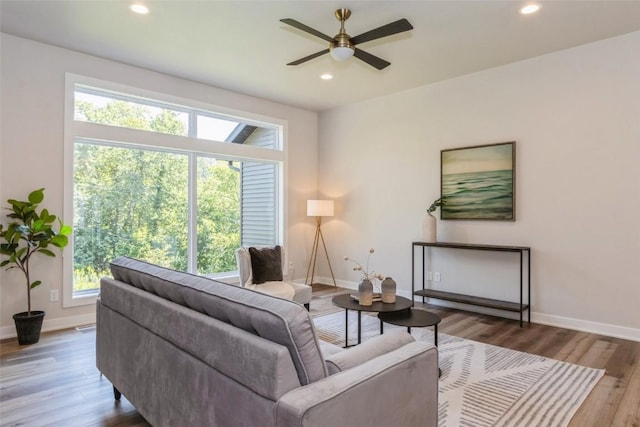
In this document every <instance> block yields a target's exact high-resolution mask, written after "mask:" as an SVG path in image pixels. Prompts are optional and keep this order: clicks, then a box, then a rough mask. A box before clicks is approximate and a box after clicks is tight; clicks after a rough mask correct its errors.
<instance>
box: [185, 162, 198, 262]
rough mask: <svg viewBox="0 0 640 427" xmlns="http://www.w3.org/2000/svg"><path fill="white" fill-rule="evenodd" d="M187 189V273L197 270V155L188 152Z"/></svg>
mask: <svg viewBox="0 0 640 427" xmlns="http://www.w3.org/2000/svg"><path fill="white" fill-rule="evenodd" d="M188 182H189V189H188V192H189V194H188V213H189V219H188V230H189V231H188V233H189V236H188V243H187V260H188V271H189V273H197V272H198V156H197V155H195V154H193V153H191V154H189V179H188Z"/></svg>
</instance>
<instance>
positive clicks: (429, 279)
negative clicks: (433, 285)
mask: <svg viewBox="0 0 640 427" xmlns="http://www.w3.org/2000/svg"><path fill="white" fill-rule="evenodd" d="M427 280H428V281H429V282H430V281H432V280H433V272H432V271H430V272H429V273H427Z"/></svg>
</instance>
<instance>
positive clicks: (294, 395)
mask: <svg viewBox="0 0 640 427" xmlns="http://www.w3.org/2000/svg"><path fill="white" fill-rule="evenodd" d="M276 411H277V412H276V415H277V419H278V420H277V425H278V426H282V427H285V426H286V427H294V426H295V427H302V426H305V427H315V426H318V427H319V426H349V427H359V426H362V427H365V426H366V427H370V426H374V425H398V426H421V427H422V426H434V427H435V426H436V425H437V421H438V351H437V349H436V347H434V346H433V345H432V344H428V343H425V342H412V343H409V344H406V345H404V346H402V347H401V348H399V349H396V350H393V351H390V352H388V353H386V354H383V355H381V356H378V357H375V358H372V359H371V360H368V361H367V362H365V363H362V364H360V365H358V366H356V367H354V368H351V369H347V370H345V371H342V372H338V373H336V374H334V375H331V376H329V377H326V378H323V379H321V380H319V381H316V382H314V383H312V384H309V385H306V386H304V387H300V388H297V389H295V390H292V391H290V392H288V393H286V394H285V395H283V396H282V397H281V398H280V400H279V401H278V404H277V410H276Z"/></svg>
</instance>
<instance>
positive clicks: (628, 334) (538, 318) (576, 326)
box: [0, 277, 640, 342]
mask: <svg viewBox="0 0 640 427" xmlns="http://www.w3.org/2000/svg"><path fill="white" fill-rule="evenodd" d="M295 282H297V283H304V280H302V281H300V280H296V281H295ZM315 282H316V283H322V284H326V285H333V280H331V278H327V277H318V278H317V279H316V280H315ZM336 284H337V285H338V286H340V287H341V288H347V289H354V290H355V289H357V288H358V284H357V283H356V282H348V281H344V280H336ZM398 294H399V295H400V296H403V297H405V298H411V293H410V292H409V291H400V292H398ZM415 300H416V301H421V300H422V297H415ZM429 303H430V304H433V305H438V306H442V307H449V308H460V309H463V310H466V311H474V312H478V313H483V314H489V315H498V316H503V317H508V318H510V319H518V318H519V316H518V315H517V314H515V313H508V312H507V313H506V312H501V311H497V310H491V309H486V308H483V307H474V306H468V305H461V304H456V303H452V302H448V301H440V300H431V301H429ZM525 314H526V313H525ZM95 322H96V315H95V313H87V314H81V315H76V316H69V317H61V318H55V319H47V318H46V317H45V319H44V323H43V325H42V332H49V331H56V330H59V329H68V328H74V327H76V326H82V325H87V324H91V323H95ZM531 322H533V323H539V324H541V325H548V326H555V327H558V328H565V329H572V330H576V331H582V332H589V333H591V334H598V335H605V336H609V337H614V338H622V339H625V340H631V341H637V342H640V329H634V328H628V327H626V326H618V325H610V324H607V323H598V322H592V321H590V320H583V319H573V318H570V317H563V316H554V315H549V314H544V313H536V312H532V313H531ZM15 336H16V329H15V327H14V326H13V325H11V326H3V327H0V339H6V338H14V337H15Z"/></svg>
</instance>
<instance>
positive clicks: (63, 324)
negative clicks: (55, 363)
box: [0, 312, 96, 339]
mask: <svg viewBox="0 0 640 427" xmlns="http://www.w3.org/2000/svg"><path fill="white" fill-rule="evenodd" d="M91 323H96V313H95V312H94V313H87V314H79V315H76V316H69V317H59V318H55V319H47V317H46V316H45V318H44V322H43V323H42V332H49V331H57V330H60V329H69V328H75V327H76V326H82V325H88V324H91ZM15 337H16V328H15V326H13V325H11V326H3V327H1V328H0V339H6V338H15Z"/></svg>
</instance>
